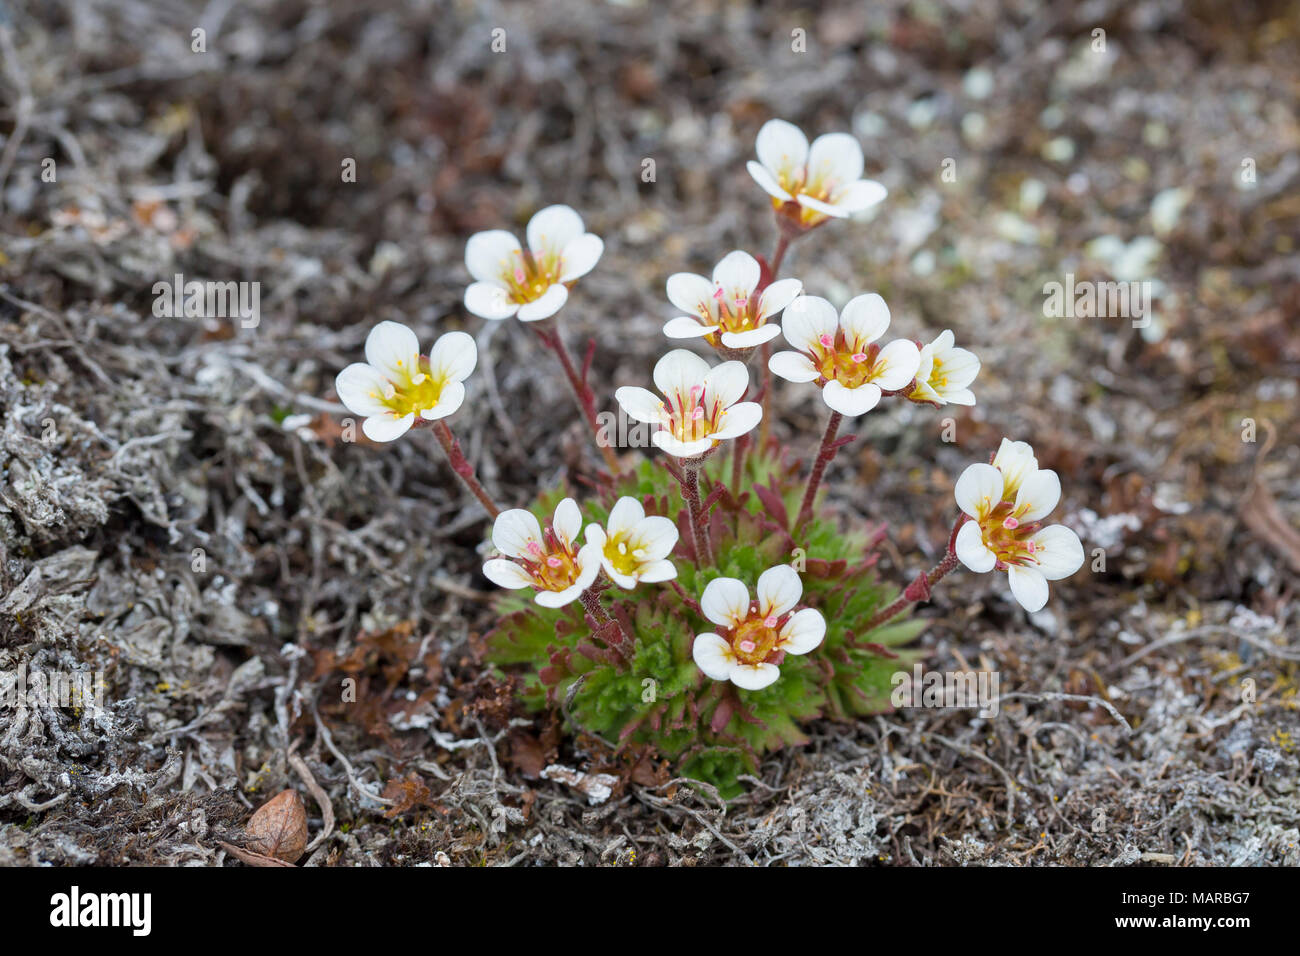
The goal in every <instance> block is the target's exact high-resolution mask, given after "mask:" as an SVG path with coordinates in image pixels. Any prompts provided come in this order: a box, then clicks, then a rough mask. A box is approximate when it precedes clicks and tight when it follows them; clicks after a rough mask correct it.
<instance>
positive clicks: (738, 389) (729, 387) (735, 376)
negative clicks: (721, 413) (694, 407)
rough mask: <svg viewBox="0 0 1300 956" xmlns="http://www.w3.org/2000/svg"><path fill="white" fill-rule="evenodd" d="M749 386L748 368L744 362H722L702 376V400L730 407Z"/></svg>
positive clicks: (741, 396) (742, 395)
mask: <svg viewBox="0 0 1300 956" xmlns="http://www.w3.org/2000/svg"><path fill="white" fill-rule="evenodd" d="M748 388H749V369H747V368H746V367H745V363H744V362H736V361H730V362H723V363H722V364H721V365H719V366H718V367H717V368H714V369H710V370H709V372H708V373H707V374H706V375H705V376H704V396H705V398H704V400H705V401H706V402H717V403H718V404H720V405H721V406H722V407H723V408H724V409H726V408H730V407H731V406H732V405H734V404H736V402H738V401H740V400H741V398H743V397H744V395H745V391H746V390H747V389H748Z"/></svg>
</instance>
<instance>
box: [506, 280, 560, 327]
mask: <svg viewBox="0 0 1300 956" xmlns="http://www.w3.org/2000/svg"><path fill="white" fill-rule="evenodd" d="M567 301H569V290H568V289H566V288H565V287H564V286H562V285H560V284H559V283H558V282H557V283H555V284H554V285H552V286H551V287H550V288H549V289H547V290H546V291H545V292H543V293H542V296H541V298H540V299H534V300H533V301H532V302H526V303H524V304H523V305H521V306H520V307H519V312H518V315H519V321H520V322H538V321H540V320H541V319H549V318H550V317H551V316H553V315H554V314H555V313H556V312H559V311H560V309H562V308H563V307H564V303H565V302H567Z"/></svg>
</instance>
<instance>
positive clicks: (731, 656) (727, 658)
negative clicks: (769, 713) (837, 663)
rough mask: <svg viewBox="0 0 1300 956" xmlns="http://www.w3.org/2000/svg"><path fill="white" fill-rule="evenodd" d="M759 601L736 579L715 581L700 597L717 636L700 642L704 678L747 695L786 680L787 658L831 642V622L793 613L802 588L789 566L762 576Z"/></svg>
mask: <svg viewBox="0 0 1300 956" xmlns="http://www.w3.org/2000/svg"><path fill="white" fill-rule="evenodd" d="M755 590H756V591H757V593H758V599H757V600H756V601H750V599H749V591H748V589H747V588H746V587H745V585H744V584H743V583H742V582H740V581H737V580H736V579H735V578H714V579H713V580H712V581H710V582H709V583H708V586H707V587H705V589H704V593H703V594H702V595H700V610H702V611H703V612H704V616H705V617H707V618H708V619H709V620H710V621H712V622H713V623H714V624H716V625H718V631H717V632H716V633H710V634H700V635H698V636H697V637H696V638H695V643H694V645H692V648H691V656H692V657H694V658H695V663H696V665H697V666H698V667H699V668H700V670H702V671H704V673H705V675H706V676H708V677H711V678H713V679H714V680H729V681H731V682H732V683H733V684H735V685H736V686H737V687H743V688H744V689H745V690H762V689H763V688H764V687H767V686H768V685H769V684H771V683H773V682H774V681H775V680H776V679H777V678H778V677H780V676H781V671H780V668H779V667H778V666H777V665H779V664H780V663H781V661H783V660H784V659H785V655H786V654H807V653H808V652H809V651H811V650H812V649H813V648H815V647H817V646H818V645H819V644H821V642H822V638H824V637H825V636H826V619H825V618H823V617H822V615H821V612H820V611H817V610H814V609H813V608H804V609H803V610H801V611H797V612H795V613H793V614H791V613H790V612H791V611H792V610H793V609H794V606H795V605H796V604H798V603H799V598H800V597H801V596H802V595H803V582H801V581H800V580H799V575H798V574H796V573H795V570H794V569H793V568H791V567H790V566H789V565H788V564H779V565H777V566H776V567H774V568H768V569H767V570H766V571H764V572H763V573H762V574H760V575H759V576H758V586H757V587H756V588H755Z"/></svg>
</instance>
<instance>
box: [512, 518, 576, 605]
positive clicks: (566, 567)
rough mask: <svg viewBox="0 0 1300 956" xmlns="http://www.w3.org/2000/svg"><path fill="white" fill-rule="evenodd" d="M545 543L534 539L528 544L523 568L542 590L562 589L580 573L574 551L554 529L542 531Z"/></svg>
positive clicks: (571, 582)
mask: <svg viewBox="0 0 1300 956" xmlns="http://www.w3.org/2000/svg"><path fill="white" fill-rule="evenodd" d="M543 537H544V538H545V539H546V543H545V544H544V545H543V544H538V543H537V542H536V541H534V542H532V543H531V544H529V546H528V554H529V556H528V557H527V558H524V559H523V562H524V569H525V570H526V571H528V573H529V574H531V575H532V576H533V580H534V581H536V583H537V586H538V587H539V588H541V589H542V590H543V591H563V590H566V589H567V588H569V587H570V586H572V585H573V584H574V583H575V582H576V581H577V580H578V576H579V575H580V574H581V573H582V569H581V568H579V567H578V560H577V558H576V557H575V556H574V553H573V552H572V551H571V550H570V549H569V548H568V547H566V546H565V544H564V542H563V541H561V540H560V538H559V536H558V535H556V533H555V531H554V530H553V529H551V528H547V529H546V531H545V532H544V533H543Z"/></svg>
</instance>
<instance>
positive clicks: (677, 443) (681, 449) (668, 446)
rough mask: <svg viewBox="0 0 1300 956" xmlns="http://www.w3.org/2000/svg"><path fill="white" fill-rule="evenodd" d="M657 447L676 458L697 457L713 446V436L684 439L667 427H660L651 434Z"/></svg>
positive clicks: (651, 438)
mask: <svg viewBox="0 0 1300 956" xmlns="http://www.w3.org/2000/svg"><path fill="white" fill-rule="evenodd" d="M650 440H651V441H652V442H654V444H655V447H656V448H658V449H660V450H661V451H665V452H667V453H668V454H670V455H672V456H673V457H675V458H696V457H698V456H699V455H703V454H704V453H705V452H706V451H708V450H709V449H710V448H712V447H713V439H712V438H698V439H696V440H695V441H682V440H681V439H679V438H677V437H676V436H674V435H673V433H672V432H670V431H668V430H667V429H663V428H661V429H659V431H657V432H655V433H654V434H653V435H651V436H650Z"/></svg>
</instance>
